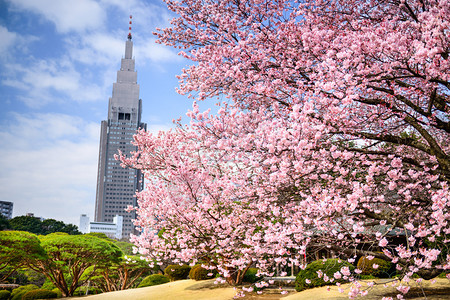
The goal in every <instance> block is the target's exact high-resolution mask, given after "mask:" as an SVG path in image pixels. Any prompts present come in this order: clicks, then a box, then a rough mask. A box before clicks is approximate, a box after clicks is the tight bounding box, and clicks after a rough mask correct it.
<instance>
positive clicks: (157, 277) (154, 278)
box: [138, 274, 170, 288]
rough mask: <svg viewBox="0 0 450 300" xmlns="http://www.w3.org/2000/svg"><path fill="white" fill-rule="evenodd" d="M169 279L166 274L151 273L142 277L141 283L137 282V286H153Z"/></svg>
mask: <svg viewBox="0 0 450 300" xmlns="http://www.w3.org/2000/svg"><path fill="white" fill-rule="evenodd" d="M169 281H170V279H169V277H167V276H164V275H162V274H152V275H149V276H147V277H145V278H144V279H142V281H141V283H139V285H138V288H141V287H146V286H153V285H160V284H163V283H167V282H169Z"/></svg>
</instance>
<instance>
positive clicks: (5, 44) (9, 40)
mask: <svg viewBox="0 0 450 300" xmlns="http://www.w3.org/2000/svg"><path fill="white" fill-rule="evenodd" d="M0 41H2V42H1V43H0V55H1V56H2V57H3V56H5V55H6V54H7V53H8V52H9V51H10V49H11V48H12V46H13V45H14V44H15V43H16V41H17V34H16V33H15V32H9V31H8V29H7V28H6V27H3V26H1V25H0Z"/></svg>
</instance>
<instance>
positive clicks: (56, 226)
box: [9, 216, 81, 235]
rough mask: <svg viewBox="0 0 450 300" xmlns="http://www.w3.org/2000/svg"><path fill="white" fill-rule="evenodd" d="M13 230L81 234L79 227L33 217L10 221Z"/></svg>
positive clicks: (20, 217) (16, 218)
mask: <svg viewBox="0 0 450 300" xmlns="http://www.w3.org/2000/svg"><path fill="white" fill-rule="evenodd" d="M9 224H10V227H11V229H12V230H21V231H28V232H32V233H35V234H44V235H45V234H49V233H53V232H65V233H68V234H81V232H79V231H78V227H77V226H75V225H73V224H65V223H64V222H62V221H57V220H55V219H45V220H43V221H41V219H39V218H36V217H32V216H18V217H14V218H12V219H11V220H9Z"/></svg>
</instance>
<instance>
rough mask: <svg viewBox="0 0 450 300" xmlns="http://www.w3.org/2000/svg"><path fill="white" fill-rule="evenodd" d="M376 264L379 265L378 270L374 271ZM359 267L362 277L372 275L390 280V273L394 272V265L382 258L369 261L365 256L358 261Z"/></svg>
mask: <svg viewBox="0 0 450 300" xmlns="http://www.w3.org/2000/svg"><path fill="white" fill-rule="evenodd" d="M374 264H376V265H378V268H376V269H374V268H373V265H374ZM357 267H358V269H360V270H361V271H362V272H361V275H372V276H375V277H378V278H389V277H391V276H390V275H391V274H390V273H391V272H393V271H392V267H393V265H392V263H391V262H388V261H385V260H384V259H381V258H373V259H371V260H369V259H367V257H366V256H363V257H361V258H360V259H359V260H358V264H357ZM394 273H395V272H394Z"/></svg>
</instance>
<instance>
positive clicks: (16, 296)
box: [11, 284, 39, 300]
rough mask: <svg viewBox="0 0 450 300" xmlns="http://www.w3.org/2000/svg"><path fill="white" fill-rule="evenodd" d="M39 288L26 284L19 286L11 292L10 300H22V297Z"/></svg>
mask: <svg viewBox="0 0 450 300" xmlns="http://www.w3.org/2000/svg"><path fill="white" fill-rule="evenodd" d="M37 289H39V287H38V286H37V285H35V284H27V285H22V286H19V287H18V288H16V289H13V290H12V293H11V300H22V296H23V295H25V294H26V293H28V292H29V291H32V290H37Z"/></svg>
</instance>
